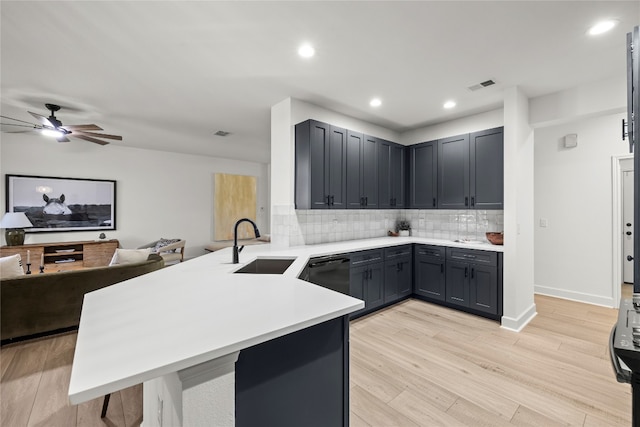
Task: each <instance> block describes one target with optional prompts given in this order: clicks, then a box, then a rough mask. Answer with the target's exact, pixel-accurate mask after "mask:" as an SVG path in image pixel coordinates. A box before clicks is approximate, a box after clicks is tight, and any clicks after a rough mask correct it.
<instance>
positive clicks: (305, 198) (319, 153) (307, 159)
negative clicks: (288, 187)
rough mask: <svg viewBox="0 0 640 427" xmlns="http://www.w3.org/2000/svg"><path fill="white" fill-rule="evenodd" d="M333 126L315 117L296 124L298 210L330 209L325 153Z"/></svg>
mask: <svg viewBox="0 0 640 427" xmlns="http://www.w3.org/2000/svg"><path fill="white" fill-rule="evenodd" d="M330 133H331V126H330V125H328V124H326V123H322V122H318V121H315V120H307V121H304V122H302V123H298V124H297V125H296V141H295V147H296V150H295V177H296V178H295V193H296V195H295V199H296V200H295V202H296V209H327V208H328V207H329V205H328V204H327V191H326V188H325V185H326V183H325V178H326V167H325V161H326V159H325V153H327V152H328V151H329V135H330Z"/></svg>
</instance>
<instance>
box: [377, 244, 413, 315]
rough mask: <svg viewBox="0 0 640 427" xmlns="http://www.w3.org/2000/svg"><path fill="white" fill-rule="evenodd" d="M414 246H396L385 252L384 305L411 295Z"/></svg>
mask: <svg viewBox="0 0 640 427" xmlns="http://www.w3.org/2000/svg"><path fill="white" fill-rule="evenodd" d="M412 255H413V248H412V245H404V246H394V247H392V248H386V249H385V250H384V258H385V261H384V303H385V304H387V303H393V302H396V301H398V300H400V299H402V298H405V297H407V296H409V295H411V291H412V286H411V284H412V278H413V272H412V265H413V261H412Z"/></svg>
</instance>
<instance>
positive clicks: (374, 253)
mask: <svg viewBox="0 0 640 427" xmlns="http://www.w3.org/2000/svg"><path fill="white" fill-rule="evenodd" d="M382 252H383V251H382V249H372V250H369V251H360V252H352V253H351V254H350V255H349V256H350V258H351V266H353V267H356V266H360V265H366V264H369V263H373V262H380V261H382Z"/></svg>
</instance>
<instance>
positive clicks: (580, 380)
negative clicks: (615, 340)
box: [0, 296, 631, 427]
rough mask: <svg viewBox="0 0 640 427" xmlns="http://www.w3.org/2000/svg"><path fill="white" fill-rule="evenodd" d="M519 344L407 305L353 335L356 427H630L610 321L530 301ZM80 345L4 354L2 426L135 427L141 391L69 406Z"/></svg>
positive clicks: (561, 303)
mask: <svg viewBox="0 0 640 427" xmlns="http://www.w3.org/2000/svg"><path fill="white" fill-rule="evenodd" d="M535 299H536V304H537V309H538V315H537V316H536V318H535V319H533V321H532V322H531V323H530V324H529V325H528V326H527V327H526V328H525V329H524V330H523V331H522V332H520V333H515V332H510V331H506V330H503V329H501V328H500V327H499V325H498V323H497V322H493V321H489V320H486V319H482V318H479V317H477V316H472V315H468V314H465V313H460V312H457V311H455V310H450V309H447V308H443V307H439V306H436V305H432V304H428V303H424V302H422V301H417V300H407V301H404V302H402V303H400V304H397V305H395V306H392V307H390V308H387V309H385V310H383V311H381V312H378V313H376V314H374V315H371V316H368V317H365V318H362V319H359V320H356V321H354V322H352V324H351V336H350V340H351V373H350V390H351V426H353V427H360V426H364V427H367V426H371V427H377V426H380V427H392V426H399V427H411V426H514V425H517V426H559V425H577V426H585V427H591V426H628V425H630V424H631V388H630V386H629V385H628V384H619V383H617V382H616V380H615V376H614V374H613V371H612V368H611V363H610V361H609V355H608V348H607V340H608V336H609V331H610V329H611V327H612V326H613V324H614V323H615V321H616V317H617V310H615V309H609V308H604V307H597V306H592V305H588V304H581V303H576V302H571V301H566V300H561V299H556V298H550V297H544V296H536V298H535ZM75 340H76V334H75V333H69V334H64V335H58V336H55V337H50V338H45V339H39V340H34V341H30V342H26V343H22V344H12V345H8V346H4V347H2V348H1V349H0V402H1V403H0V425H1V426H8V427H20V426H54V427H55V426H62V427H71V426H104V425H107V426H125V427H126V426H138V425H139V424H140V422H141V421H142V386H140V385H139V386H136V387H132V388H129V389H126V390H123V391H121V392H119V393H114V394H113V395H112V398H111V403H110V405H109V412H108V414H107V417H106V418H105V419H104V420H101V419H100V410H101V407H102V399H95V400H92V401H90V402H86V403H83V404H81V405H77V406H74V405H70V404H69V403H68V399H67V391H68V385H69V377H70V374H71V363H72V359H73V349H74V346H75Z"/></svg>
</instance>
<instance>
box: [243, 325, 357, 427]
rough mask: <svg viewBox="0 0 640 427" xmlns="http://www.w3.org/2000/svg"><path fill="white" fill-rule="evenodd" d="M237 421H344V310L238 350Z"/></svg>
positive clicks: (283, 424) (344, 424)
mask: <svg viewBox="0 0 640 427" xmlns="http://www.w3.org/2000/svg"><path fill="white" fill-rule="evenodd" d="M235 402H236V408H235V409H236V411H235V414H236V423H235V425H236V426H237V427H254V426H278V427H289V426H290V427H299V426H305V427H306V426H309V427H312V426H317V427H325V426H341V427H348V426H349V321H348V319H347V316H343V317H339V318H337V319H333V320H329V321H326V322H324V323H321V324H319V325H315V326H311V327H309V328H306V329H303V330H301V331H297V332H293V333H291V334H288V335H284V336H282V337H279V338H274V339H272V340H269V341H267V342H264V343H261V344H257V345H255V346H253V347H249V348H247V349H244V350H242V351H241V352H240V354H239V356H238V361H237V362H236V365H235Z"/></svg>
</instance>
